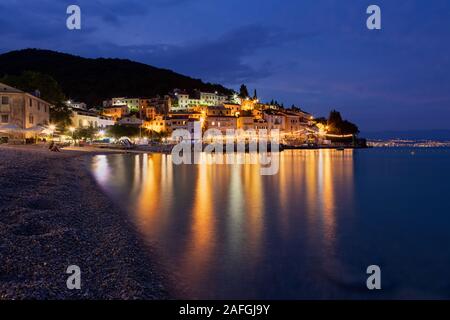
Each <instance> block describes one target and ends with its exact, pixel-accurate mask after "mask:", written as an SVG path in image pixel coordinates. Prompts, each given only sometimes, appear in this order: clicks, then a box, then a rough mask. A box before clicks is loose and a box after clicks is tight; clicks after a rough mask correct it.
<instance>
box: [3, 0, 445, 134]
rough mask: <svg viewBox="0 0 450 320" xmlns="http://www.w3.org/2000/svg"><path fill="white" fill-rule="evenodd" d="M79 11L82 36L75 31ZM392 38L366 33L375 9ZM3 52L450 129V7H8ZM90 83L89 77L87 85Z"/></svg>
mask: <svg viewBox="0 0 450 320" xmlns="http://www.w3.org/2000/svg"><path fill="white" fill-rule="evenodd" d="M70 4H77V5H79V6H80V7H81V11H82V29H81V30H79V31H69V30H68V29H67V28H66V18H67V14H66V8H67V6H68V5H70ZM370 4H376V5H379V6H380V7H381V10H382V30H373V31H370V30H368V29H367V28H366V19H367V17H368V15H367V14H366V8H367V7H368V6H369V5H370ZM0 12H1V13H2V14H1V15H0V39H1V41H0V52H7V51H10V50H14V49H23V48H30V47H34V48H42V49H51V50H57V51H61V52H67V53H72V54H77V55H82V56H85V57H117V58H129V59H132V60H136V61H140V62H144V63H148V64H151V65H154V66H157V67H164V68H169V69H172V70H174V71H177V72H180V73H183V74H186V75H190V76H193V77H198V78H201V79H203V80H205V81H210V82H219V83H222V84H224V85H226V86H228V87H231V88H234V89H238V88H239V85H240V84H241V83H246V84H247V85H248V87H249V89H250V90H251V92H253V89H254V88H256V89H257V90H258V94H259V96H260V98H262V99H263V100H271V99H276V100H278V101H280V102H283V103H284V104H285V105H286V106H290V105H291V104H296V105H298V106H300V107H302V108H303V109H305V110H307V111H309V112H311V113H313V114H314V115H317V116H320V115H327V113H328V112H329V110H330V109H332V108H336V109H338V110H339V111H341V112H342V113H343V116H344V118H348V119H349V120H351V121H354V122H356V123H357V124H358V125H359V126H360V128H361V129H362V130H363V131H381V130H412V129H414V130H416V129H424V130H426V129H450V124H449V119H450V72H449V71H450V59H449V55H450V1H448V0H432V1H426V0H420V1H418V0H417V1H416V0H396V1H393V0H389V1H381V0H373V1H364V0H353V1H343V0H282V1H280V0H227V1H216V0H147V1H143V0H142V1H138V0H126V1H125V0H123V1H119V0H108V1H106V0H85V1H84V0H83V1H74V0H40V1H36V0H17V1H15V0H2V1H1V2H0ZM80 81H82V79H80Z"/></svg>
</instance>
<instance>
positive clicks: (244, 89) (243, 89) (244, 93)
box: [239, 84, 249, 98]
mask: <svg viewBox="0 0 450 320" xmlns="http://www.w3.org/2000/svg"><path fill="white" fill-rule="evenodd" d="M239 97H241V98H248V97H249V94H248V89H247V86H246V85H245V84H242V85H241V87H240V89H239Z"/></svg>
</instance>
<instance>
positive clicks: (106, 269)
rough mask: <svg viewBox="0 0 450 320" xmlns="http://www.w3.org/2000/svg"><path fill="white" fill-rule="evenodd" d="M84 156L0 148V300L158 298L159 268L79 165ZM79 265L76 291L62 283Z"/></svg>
mask: <svg viewBox="0 0 450 320" xmlns="http://www.w3.org/2000/svg"><path fill="white" fill-rule="evenodd" d="M89 160H90V155H86V154H84V155H83V153H81V152H77V151H65V150H63V152H61V153H54V152H49V151H48V150H47V149H46V148H43V147H8V146H6V147H4V146H0V299H166V298H169V297H170V294H169V292H168V291H169V290H168V289H167V288H168V285H167V283H168V282H169V281H168V277H166V276H164V275H163V274H162V272H160V270H161V269H162V268H161V267H160V266H158V264H157V263H156V260H157V259H155V257H152V250H151V248H149V247H147V246H146V245H145V244H144V243H143V241H141V240H140V239H139V236H138V235H137V233H136V231H135V230H134V227H133V226H132V224H131V222H129V221H128V219H127V215H126V214H125V213H124V212H122V211H121V210H120V209H119V208H117V207H116V206H114V204H113V203H112V202H111V201H110V200H109V199H108V198H107V197H106V195H104V194H103V193H102V191H101V190H100V188H98V186H97V185H96V183H95V181H94V179H93V178H92V177H91V175H90V173H89V172H88V170H87V166H86V164H87V161H89ZM70 265H77V266H79V267H80V269H81V290H69V289H67V286H66V281H67V278H68V277H69V275H68V274H66V270H67V267H68V266H70Z"/></svg>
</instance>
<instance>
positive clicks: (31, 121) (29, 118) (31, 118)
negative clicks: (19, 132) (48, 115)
mask: <svg viewBox="0 0 450 320" xmlns="http://www.w3.org/2000/svg"><path fill="white" fill-rule="evenodd" d="M28 122H29V123H30V124H33V123H34V117H33V115H32V114H30V115H29V116H28Z"/></svg>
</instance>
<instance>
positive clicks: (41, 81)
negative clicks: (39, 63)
mask: <svg viewBox="0 0 450 320" xmlns="http://www.w3.org/2000/svg"><path fill="white" fill-rule="evenodd" d="M0 82H3V83H6V84H8V85H10V86H12V87H15V88H18V89H20V90H22V91H25V92H29V93H35V91H36V90H38V91H39V93H40V98H41V99H43V100H45V101H47V102H50V103H51V104H53V105H56V104H58V103H62V102H63V101H65V100H66V97H65V95H64V93H63V91H62V90H61V88H60V86H59V84H58V82H56V80H55V79H53V78H52V77H51V76H49V75H47V74H43V73H39V72H34V71H25V72H23V73H22V74H20V75H18V76H17V75H6V76H4V77H3V78H1V79H0Z"/></svg>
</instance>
